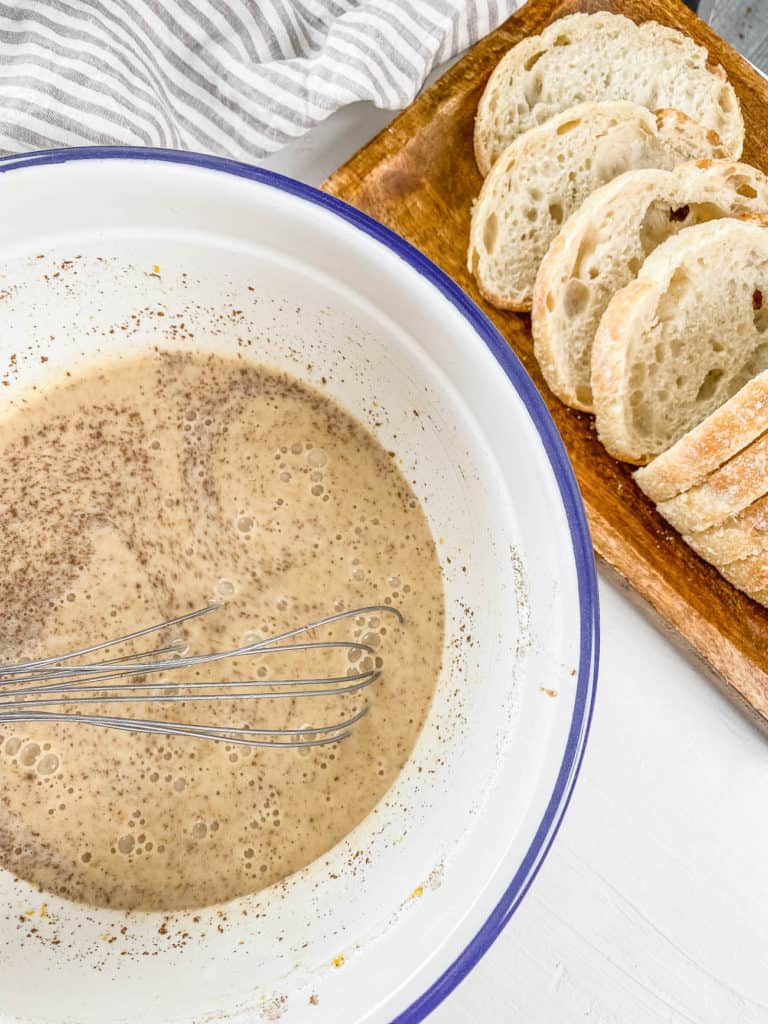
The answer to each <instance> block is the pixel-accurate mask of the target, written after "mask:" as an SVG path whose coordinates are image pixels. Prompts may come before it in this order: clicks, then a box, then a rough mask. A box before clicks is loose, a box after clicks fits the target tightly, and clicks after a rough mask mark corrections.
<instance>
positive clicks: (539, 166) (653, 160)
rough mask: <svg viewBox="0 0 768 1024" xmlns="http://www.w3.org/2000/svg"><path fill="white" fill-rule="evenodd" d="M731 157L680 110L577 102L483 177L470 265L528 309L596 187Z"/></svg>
mask: <svg viewBox="0 0 768 1024" xmlns="http://www.w3.org/2000/svg"><path fill="white" fill-rule="evenodd" d="M723 156H725V151H724V150H723V148H722V146H721V145H720V142H719V140H718V139H717V136H716V135H714V133H712V132H709V131H707V130H706V129H704V128H702V127H701V125H699V124H697V123H696V122H695V121H691V120H690V119H689V118H687V117H686V116H685V115H684V114H681V113H679V112H678V111H676V110H661V111H657V112H656V113H655V114H652V113H651V112H650V111H648V110H646V109H645V107H641V106H638V105H637V104H636V103H626V102H617V103H582V104H580V105H579V106H577V107H571V108H569V109H568V110H566V111H564V112H563V113H561V114H558V115H557V116H556V117H552V118H550V119H549V120H548V121H547V122H546V124H543V125H542V126H541V127H540V128H532V129H531V131H529V132H526V134H525V135H522V136H521V137H520V138H519V139H517V140H516V141H515V142H513V143H512V145H511V146H509V147H508V148H507V149H506V150H505V151H504V154H503V156H502V157H501V159H499V160H498V161H497V163H496V165H495V166H494V168H493V170H492V171H491V173H490V174H489V175H488V177H487V178H486V179H485V183H484V185H483V188H482V191H481V192H480V196H479V197H478V200H477V202H476V203H475V207H474V210H473V212H472V225H471V228H470V239H469V253H468V257H467V262H468V265H469V269H470V270H471V271H472V273H473V274H474V275H475V277H476V279H477V283H478V286H479V288H480V291H481V292H482V293H483V295H484V296H485V298H487V299H488V301H489V302H492V303H493V304H494V305H495V306H498V307H499V308H501V309H518V310H528V309H530V308H531V299H532V296H533V284H534V281H535V279H536V272H537V270H538V268H539V264H540V263H541V260H542V259H543V257H544V255H545V253H546V251H547V249H548V248H549V244H550V242H551V241H552V239H553V238H554V237H555V235H556V234H557V233H558V231H559V230H560V228H561V227H562V225H563V223H564V222H565V220H566V219H567V218H568V217H569V216H570V215H571V213H573V211H574V210H576V209H577V207H579V206H581V204H582V203H583V202H584V200H585V199H586V198H587V196H588V195H589V194H590V193H591V192H594V190H595V189H596V188H598V187H599V186H600V185H603V184H605V183H606V182H607V181H610V180H611V179H613V178H615V177H616V176H617V175H619V174H622V173H623V172H624V171H627V170H630V169H632V168H638V167H661V168H671V167H674V166H676V165H677V164H679V163H683V162H685V161H687V160H692V159H701V158H721V157H723ZM577 298H578V297H574V301H577Z"/></svg>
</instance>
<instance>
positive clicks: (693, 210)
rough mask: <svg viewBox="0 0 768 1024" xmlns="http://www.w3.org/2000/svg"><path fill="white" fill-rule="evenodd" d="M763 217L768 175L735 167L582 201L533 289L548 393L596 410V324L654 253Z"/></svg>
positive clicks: (649, 175)
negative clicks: (694, 234) (687, 236)
mask: <svg viewBox="0 0 768 1024" xmlns="http://www.w3.org/2000/svg"><path fill="white" fill-rule="evenodd" d="M766 212H768V178H767V177H766V176H765V175H764V174H763V173H762V171H758V170H757V169H756V168H754V167H749V166H748V165H747V164H740V163H736V162H735V161H731V160H702V161H696V162H694V163H689V164H681V165H680V166H679V167H676V168H675V169H674V170H673V171H662V170H657V169H648V170H638V171H627V173H626V174H620V175H619V177H618V178H614V179H613V181H611V182H609V183H608V184H607V185H603V186H602V187H601V188H599V189H597V190H596V191H595V192H593V193H592V195H590V196H588V197H587V199H585V200H584V202H583V203H582V205H581V206H580V207H579V208H578V209H577V210H576V211H575V213H573V214H572V215H571V216H570V217H569V218H568V220H567V221H566V222H565V224H564V225H563V227H562V230H561V231H560V233H559V234H558V235H557V237H556V238H555V240H554V241H553V242H552V244H551V245H550V247H549V250H548V251H547V254H546V255H545V257H544V259H543V260H542V262H541V265H540V266H539V271H538V274H537V275H536V283H535V285H534V289H533V316H532V321H531V327H532V331H533V340H534V351H535V353H536V358H537V359H538V361H539V364H540V366H541V369H542V371H543V373H544V377H545V378H546V381H547V384H548V385H549V387H550V388H551V390H552V391H554V393H555V394H556V395H557V396H558V397H559V398H561V399H562V401H563V402H565V404H566V405H570V406H572V407H573V408H575V409H583V410H584V411H585V412H592V386H591V374H592V341H593V339H594V337H595V333H596V331H597V327H598V324H599V323H600V318H601V317H602V315H603V313H604V312H605V308H606V306H607V305H608V302H609V301H610V299H611V298H612V296H613V294H614V293H615V292H617V291H618V290H619V289H620V288H623V287H624V286H625V285H627V284H629V282H630V281H632V280H633V279H634V277H635V276H636V274H637V272H638V270H639V269H640V267H641V266H642V264H643V261H644V260H645V258H646V256H648V255H649V253H651V252H652V251H653V250H654V249H655V248H656V246H658V245H660V244H661V242H663V241H665V240H666V239H667V238H669V237H670V236H671V235H674V234H677V233H678V232H679V231H681V230H682V229H684V228H688V227H691V226H692V225H694V224H700V223H703V222H705V221H709V220H714V219H716V218H719V217H733V216H736V215H739V214H743V213H766ZM668 496H669V495H668Z"/></svg>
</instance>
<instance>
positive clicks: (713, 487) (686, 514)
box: [656, 434, 768, 535]
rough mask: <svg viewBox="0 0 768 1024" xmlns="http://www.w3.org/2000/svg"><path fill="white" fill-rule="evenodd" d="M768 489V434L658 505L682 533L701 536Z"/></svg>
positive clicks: (670, 522)
mask: <svg viewBox="0 0 768 1024" xmlns="http://www.w3.org/2000/svg"><path fill="white" fill-rule="evenodd" d="M766 490H768V434H763V435H762V436H761V437H759V438H758V439H757V441H753V442H752V444H750V445H749V446H748V447H747V448H745V449H744V450H743V451H740V452H739V453H738V455H734V457H733V458H732V459H730V461H728V462H726V463H725V465H724V466H721V467H720V469H716V470H715V472H714V473H712V474H711V475H710V476H708V477H707V479H706V480H705V481H704V483H701V484H697V485H696V486H695V487H691V488H690V490H687V491H683V493H682V494H678V495H677V496H676V497H674V498H670V499H669V501H661V502H659V504H658V505H657V506H656V507H657V508H658V510H659V512H660V513H661V514H662V515H663V516H664V518H665V519H666V520H667V522H668V523H669V524H670V525H671V526H674V528H675V529H676V530H679V532H680V533H682V534H684V535H685V534H689V533H700V532H701V531H702V530H708V529H710V528H711V527H713V526H719V525H721V524H722V523H724V522H725V521H726V520H727V519H729V518H730V517H731V516H735V515H737V514H738V513H739V512H741V511H742V510H743V509H745V508H747V507H748V506H749V505H751V504H752V502H754V501H757V499H758V498H762V497H763V495H764V494H765V493H766Z"/></svg>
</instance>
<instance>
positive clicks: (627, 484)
mask: <svg viewBox="0 0 768 1024" xmlns="http://www.w3.org/2000/svg"><path fill="white" fill-rule="evenodd" d="M598 10H609V11H615V12H617V13H622V14H626V15H627V16H629V17H631V18H633V19H634V20H635V21H646V20H649V19H654V20H656V21H658V22H661V23H663V24H667V25H673V26H675V27H677V28H679V29H681V30H682V31H684V32H686V33H688V34H689V35H690V36H692V37H693V38H694V39H695V40H696V41H697V42H698V43H701V44H702V45H704V46H706V47H707V49H708V50H709V53H710V57H711V59H712V60H713V61H715V62H718V63H720V64H722V65H723V67H724V68H725V69H726V71H727V72H728V75H729V77H730V79H731V81H732V83H733V85H734V88H735V89H736V92H737V94H738V96H739V99H740V100H741V104H742V110H743V113H744V121H745V126H746V142H745V147H744V155H743V159H744V160H745V161H747V162H749V163H753V164H754V165H755V166H757V167H760V168H761V169H762V170H764V171H768V127H766V126H768V84H767V83H766V82H765V81H764V80H763V79H762V78H761V77H760V75H758V74H757V73H756V72H755V71H754V69H753V68H752V67H750V65H749V64H748V62H747V61H745V60H744V59H743V58H742V57H740V56H739V55H738V54H737V53H736V52H735V51H734V50H733V49H732V48H731V47H730V46H729V45H728V44H727V43H725V42H724V41H723V40H722V39H720V38H719V37H718V36H717V35H716V34H715V33H714V32H713V31H712V30H711V29H710V28H709V27H708V26H707V25H706V24H705V23H704V22H703V21H701V20H699V19H698V18H697V17H696V16H695V15H694V14H693V13H692V12H691V11H690V10H689V9H688V8H687V7H686V6H685V5H684V4H683V3H682V0H607V2H602V0H581V2H579V0H575V2H574V0H566V2H557V0H531V2H529V3H528V4H526V6H525V7H522V8H521V9H520V10H519V11H518V12H517V13H516V14H515V15H513V16H512V17H511V18H510V19H509V20H508V21H507V22H505V24H504V25H502V26H501V27H500V28H499V29H497V30H496V31H495V32H493V33H492V34H491V35H489V36H487V37H486V38H485V39H483V40H481V42H479V43H478V44H477V45H476V46H475V47H474V48H473V49H472V50H471V51H470V52H469V53H468V54H467V55H466V56H465V57H464V58H463V59H462V60H461V61H459V62H458V63H457V64H455V65H454V66H453V67H452V68H451V69H450V71H448V72H447V73H446V74H445V75H444V76H443V77H442V78H441V79H440V80H439V81H438V82H436V83H435V85H433V86H432V88H430V89H429V90H428V91H427V92H425V93H424V94H423V95H422V96H421V97H419V99H418V100H416V102H415V103H414V104H412V106H411V107H409V108H408V109H407V110H406V111H405V112H404V113H403V114H401V115H400V116H399V117H398V118H397V119H396V120H395V121H394V122H393V123H392V124H391V125H390V127H388V128H387V129H385V130H384V131H383V132H382V133H381V134H380V135H378V136H377V137H376V138H375V139H374V140H373V141H372V142H370V143H369V144H368V145H367V146H366V147H365V148H364V149H362V150H361V151H360V152H359V153H357V154H356V155H355V156H354V157H352V159H351V160H350V161H348V163H346V164H345V165H344V166H343V167H341V168H340V169H339V170H338V171H336V172H335V173H334V174H333V175H332V176H331V177H330V178H329V179H328V180H327V181H326V183H325V185H324V186H323V187H324V188H325V189H326V190H327V191H329V192H331V193H333V194H334V195H337V196H340V197H341V198H342V199H346V200H347V202H349V203H351V204H353V205H354V206H357V207H358V208H360V209H362V210H364V211H365V212H366V213H369V214H371V215H372V216H373V217H375V218H376V219H377V220H379V221H381V222H382V223H384V224H386V225H387V226H388V227H390V228H392V229H393V230H395V231H396V232H398V233H399V234H400V235H402V236H403V237H405V238H406V239H408V241H410V242H412V243H413V244H414V245H415V246H417V247H418V248H419V249H421V251H422V252H424V253H426V255H427V256H429V257H430V258H431V259H433V260H434V261H435V262H436V263H437V264H439V265H440V266H441V267H442V268H443V269H444V270H445V271H446V272H447V273H448V274H449V275H450V276H451V277H452V278H453V279H454V280H455V281H457V282H458V283H459V284H460V285H461V287H462V288H463V289H464V290H465V291H466V292H468V293H469V295H471V296H472V298H473V299H474V300H475V301H476V302H477V303H478V304H479V305H480V307H481V308H482V309H483V310H484V311H485V312H486V313H487V314H488V316H489V317H490V318H491V320H493V322H494V323H495V324H496V326H497V327H498V328H499V330H500V331H501V333H502V334H503V335H504V337H505V338H506V339H507V341H508V342H509V344H510V345H511V346H512V348H513V349H514V351H515V352H516V353H517V355H518V356H519V358H520V360H521V361H522V363H523V365H524V366H525V368H526V369H527V370H528V372H529V373H530V375H531V377H532V378H533V380H534V382H535V384H536V386H537V387H538V389H539V391H540V392H541V394H542V396H543V397H544V400H545V402H546V404H547V406H548V408H549V410H550V412H551V413H552V416H553V418H554V420H555V423H556V424H557V427H558V429H559V431H560V434H561V435H562V438H563V441H564V442H565V446H566V448H567V450H568V454H569V455H570V458H571V461H572V463H573V467H574V470H575V472H576V477H577V479H578V481H579V485H580V487H581V492H582V495H583V497H584V504H585V506H586V510H587V515H588V518H589V523H590V528H591V531H592V540H593V543H594V547H595V551H596V553H597V555H598V556H599V558H600V559H602V560H603V562H604V563H606V564H607V565H608V566H610V567H611V569H612V570H613V572H614V573H615V574H616V575H617V576H618V577H619V578H620V579H622V580H623V581H625V582H626V585H627V586H628V587H629V588H631V589H632V590H634V591H636V592H637V594H639V595H640V596H641V597H642V598H643V599H644V601H645V602H647V603H648V605H649V606H650V607H651V608H652V609H654V610H655V612H656V613H657V614H658V616H659V617H660V620H661V622H662V624H665V625H666V626H667V627H668V628H669V629H670V630H671V631H672V632H674V633H676V634H677V635H678V637H679V639H680V641H681V642H682V643H683V644H684V645H686V646H689V647H690V648H691V649H692V650H694V651H695V652H697V653H698V655H699V656H700V657H701V658H702V659H703V661H704V663H705V665H706V666H707V668H708V669H709V670H710V672H709V674H710V676H711V677H712V678H713V679H714V680H715V681H716V682H717V683H718V685H720V686H721V687H722V689H723V690H724V692H725V693H726V694H727V695H728V696H729V697H730V698H731V699H732V700H734V701H735V702H737V703H738V704H740V705H741V706H742V708H743V709H744V710H745V711H746V712H747V713H748V714H749V715H750V716H751V717H752V718H753V720H754V721H755V722H756V723H757V724H758V725H760V726H761V727H762V728H764V729H766V730H767V731H768V611H766V610H765V609H763V608H761V607H759V606H758V605H757V604H755V603H754V602H752V601H750V600H749V599H748V598H746V597H745V596H744V595H742V594H740V593H738V592H737V591H736V590H734V588H733V587H731V586H730V585H729V584H728V583H726V582H725V580H723V579H722V577H721V576H719V574H718V573H717V572H716V571H715V570H714V569H713V568H711V567H710V566H708V565H707V564H706V563H705V562H703V561H701V559H699V558H698V557H697V556H696V555H695V554H694V553H693V551H691V550H690V549H689V548H688V547H687V546H686V545H685V544H684V543H683V541H682V540H681V539H680V537H679V536H678V535H677V534H676V533H675V532H674V531H673V530H671V528H670V527H668V526H667V525H666V524H665V523H664V522H663V520H662V519H661V518H660V517H659V516H658V515H657V513H656V511H655V509H654V508H653V506H652V505H651V503H650V502H649V501H648V500H647V499H646V498H645V497H644V496H643V494H642V493H641V492H640V491H639V489H638V488H637V487H636V485H635V483H634V481H633V480H632V477H631V467H629V466H625V465H623V464H621V463H618V462H616V461H615V460H614V459H612V458H611V457H610V456H609V455H608V454H607V453H606V452H605V450H604V449H603V447H602V446H601V445H600V443H599V442H598V440H597V437H596V434H595V431H594V425H593V419H592V417H591V416H588V415H586V414H582V413H577V412H574V411H573V410H571V409H568V408H567V407H566V406H564V405H563V404H562V403H561V402H560V401H559V400H558V399H557V398H555V397H554V395H552V394H551V392H549V390H548V389H547V386H546V384H545V383H544V380H543V378H542V376H541V373H540V371H539V368H538V366H537V364H536V360H535V359H534V356H533V342H532V339H531V331H530V318H529V317H528V316H524V315H520V314H516V313H508V312H501V311H499V310H495V309H493V308H492V307H491V306H489V305H488V304H487V303H485V302H484V301H483V299H482V298H481V297H480V295H479V293H478V291H477V289H476V287H475V284H474V281H473V279H472V277H471V276H470V275H469V273H468V272H467V269H466V249H467V237H468V232H469V218H470V208H471V203H472V201H473V199H474V198H475V196H476V195H477V194H478V192H479V190H480V186H481V183H482V181H481V177H480V174H479V173H478V171H477V168H476V166H475V162H474V157H473V152H472V131H473V123H474V115H475V109H476V107H477V103H478V100H479V98H480V95H481V93H482V90H483V87H484V85H485V82H486V80H487V78H488V76H489V74H490V73H491V71H492V70H493V68H494V66H495V65H496V64H497V62H498V61H499V60H500V59H501V57H502V56H503V55H504V53H505V52H506V51H507V50H508V49H509V48H510V47H511V46H513V45H514V44H515V43H517V42H519V41H520V40H521V39H523V38H524V37H525V36H528V35H532V34H535V33H538V32H540V31H541V30H542V29H543V28H544V27H545V26H546V25H547V24H549V23H550V22H551V21H553V20H554V19H556V18H559V17H562V16H563V15H565V14H571V13H573V12H574V11H598ZM478 344H481V342H479V341H478ZM627 657H628V658H632V659H635V658H642V651H639V650H634V649H629V650H628V651H627Z"/></svg>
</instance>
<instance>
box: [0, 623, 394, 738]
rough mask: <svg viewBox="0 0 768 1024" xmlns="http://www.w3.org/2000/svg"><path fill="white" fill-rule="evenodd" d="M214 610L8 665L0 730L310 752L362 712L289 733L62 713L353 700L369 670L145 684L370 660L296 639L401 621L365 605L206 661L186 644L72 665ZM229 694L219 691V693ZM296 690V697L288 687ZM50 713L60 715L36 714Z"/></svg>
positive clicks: (352, 645)
mask: <svg viewBox="0 0 768 1024" xmlns="http://www.w3.org/2000/svg"><path fill="white" fill-rule="evenodd" d="M221 607H223V605H222V604H221V603H213V604H209V605H207V606H206V607H205V608H199V609H197V610H196V611H193V612H189V613H188V614H186V615H179V616H177V617H176V618H174V619H167V620H166V621H165V622H160V623H158V624H157V625H154V626H147V627H146V628H145V629H139V630H137V631H136V632H134V633H128V634H126V635H125V636H121V637H118V638H117V639H115V640H105V641H103V642H102V643H98V644H93V646H91V647H83V648H81V649H80V650H78V651H72V652H71V653H70V654H65V655H56V656H54V657H50V658H40V659H38V660H36V661H24V662H18V663H16V664H9V665H0V725H2V724H6V723H14V722H68V723H78V724H82V725H95V726H99V727H101V728H106V729H120V730H123V731H125V732H134V733H150V734H158V735H162V736H189V737H193V738H194V739H205V740H213V741H216V742H223V743H234V744H239V745H241V746H247V747H316V746H323V745H325V744H328V743H338V742H339V741H340V740H343V739H346V737H347V736H349V735H350V732H351V729H352V726H354V725H355V723H356V722H359V721H360V719H361V718H362V717H363V716H364V715H365V714H366V713H367V711H368V705H366V706H365V707H363V709H362V710H361V711H359V712H358V713H357V714H355V715H353V716H352V717H350V718H347V719H345V720H343V721H339V722H335V723H333V724H328V725H317V726H309V725H306V726H302V727H300V728H296V729H290V728H283V729H267V728H263V729H262V728H259V726H258V725H257V724H254V725H247V726H239V727H235V726H233V727H229V726H224V725H198V724H189V723H186V724H185V723H183V722H169V721H163V720H161V719H157V720H153V719H143V718H124V717H119V716H112V715H105V714H101V713H99V714H93V715H91V714H87V713H85V711H79V710H74V711H72V710H69V709H70V708H73V707H75V708H80V707H82V706H84V705H88V704H129V705H132V704H140V703H144V704H147V703H151V704H157V703H162V704H166V703H167V704H172V703H176V702H191V701H209V702H210V701H227V700H229V701H256V702H258V701H260V700H266V699H268V700H275V699H280V698H291V699H297V698H310V697H332V696H341V695H343V694H351V693H357V692H358V691H360V690H363V689H365V688H366V687H368V686H371V685H372V684H373V683H375V682H376V680H377V679H378V678H379V676H380V675H381V670H380V669H378V668H370V669H367V670H362V668H361V670H360V671H355V672H351V673H350V674H348V675H343V676H330V677H321V678H315V679H311V678H297V679H278V680H275V679H270V680H265V679H246V680H236V681H222V682H188V681H186V680H179V679H176V678H174V679H173V681H170V682H168V681H166V680H165V679H153V678H152V677H153V676H158V675H163V676H166V675H168V674H169V673H178V672H179V671H181V670H183V669H196V668H198V667H199V666H201V665H209V664H211V663H214V662H220V661H221V662H225V661H227V660H228V659H233V658H246V657H254V658H256V657H258V658H260V657H265V656H268V655H270V654H277V653H281V654H285V653H287V652H292V651H311V650H337V651H338V650H347V651H353V650H355V651H359V652H360V655H359V657H362V656H363V655H373V654H374V649H373V647H371V645H370V644H366V643H360V642H358V641H354V640H327V641H318V640H311V639H310V640H306V641H302V642H294V641H295V638H296V637H301V636H305V635H307V634H311V633H312V631H313V630H317V629H321V628H323V627H326V626H330V625H332V624H333V623H335V622H340V621H342V620H344V619H353V618H356V617H357V616H360V615H372V614H379V613H386V614H388V615H394V616H396V618H397V620H398V621H399V622H400V623H402V622H403V621H404V620H403V616H402V615H401V613H400V612H399V611H398V610H397V609H396V608H392V607H391V606H390V605H372V606H370V607H368V608H355V609H352V610H351V611H344V612H340V613H339V614H337V615H329V616H328V617H327V618H324V619H318V620H317V621H316V622H310V623H308V624H307V625H305V626H298V627H297V628H296V629H291V630H289V631H288V632H286V633H280V634H279V635H278V636H273V637H269V638H268V639H266V640H259V641H257V642H255V643H250V644H246V645H244V646H243V647H237V648H234V649H232V650H227V651H218V652H214V653H212V654H201V655H192V656H190V655H189V654H188V643H187V642H186V641H185V640H182V639H179V640H174V641H173V642H171V643H169V644H167V645H165V646H162V647H157V648H155V649H153V650H147V651H141V652H139V653H138V654H132V655H127V656H123V657H119V658H112V659H109V660H107V661H82V660H80V659H86V658H88V656H89V655H93V654H96V653H97V652H99V651H106V650H107V649H108V648H110V647H116V646H118V645H119V644H127V643H131V642H132V641H134V640H138V639H140V638H141V637H146V636H150V635H151V634H154V633H160V632H162V631H163V630H166V629H170V628H172V627H174V626H178V625H180V624H181V623H183V622H189V621H190V620H191V619H196V618H199V617H200V616H202V615H208V614H209V613H210V612H214V611H217V610H218V609H220V608H221ZM225 688H226V689H227V690H231V691H233V692H228V693H224V692H222V691H223V689H225ZM297 688H298V689H297ZM51 707H56V708H58V709H60V710H55V711H51V710H45V709H46V708H51Z"/></svg>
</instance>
